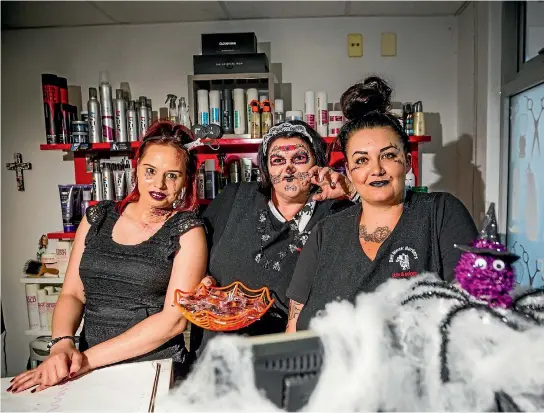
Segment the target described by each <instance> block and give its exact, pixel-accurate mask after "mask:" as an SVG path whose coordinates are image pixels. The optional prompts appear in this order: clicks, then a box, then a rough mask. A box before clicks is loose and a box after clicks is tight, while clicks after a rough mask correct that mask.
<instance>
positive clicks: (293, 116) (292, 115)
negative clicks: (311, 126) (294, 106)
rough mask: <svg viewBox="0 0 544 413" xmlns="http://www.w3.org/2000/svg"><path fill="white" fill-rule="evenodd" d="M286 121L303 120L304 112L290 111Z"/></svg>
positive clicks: (286, 114) (287, 113)
mask: <svg viewBox="0 0 544 413" xmlns="http://www.w3.org/2000/svg"><path fill="white" fill-rule="evenodd" d="M285 120H302V111H300V110H288V111H287V112H285Z"/></svg>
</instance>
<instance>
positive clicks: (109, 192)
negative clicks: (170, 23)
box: [102, 163, 115, 201]
mask: <svg viewBox="0 0 544 413" xmlns="http://www.w3.org/2000/svg"><path fill="white" fill-rule="evenodd" d="M102 185H103V186H104V199H106V200H108V201H113V200H114V199H115V196H114V194H115V192H114V183H113V171H112V170H111V167H110V164H109V163H104V166H102Z"/></svg>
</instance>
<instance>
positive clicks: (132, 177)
mask: <svg viewBox="0 0 544 413" xmlns="http://www.w3.org/2000/svg"><path fill="white" fill-rule="evenodd" d="M125 187H126V190H127V194H130V193H131V192H132V191H134V188H135V187H136V169H135V168H133V167H132V162H130V160H129V159H127V160H126V161H125Z"/></svg>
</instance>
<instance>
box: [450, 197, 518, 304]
mask: <svg viewBox="0 0 544 413" xmlns="http://www.w3.org/2000/svg"><path fill="white" fill-rule="evenodd" d="M455 248H458V249H460V250H461V251H464V252H463V254H461V258H460V259H459V262H458V263H457V266H456V267H455V278H456V279H457V282H458V283H459V285H460V286H461V287H462V288H463V289H464V290H466V291H467V292H468V293H469V294H470V295H472V296H473V297H475V298H477V299H478V300H482V301H485V302H487V303H488V305H489V306H491V307H503V308H507V307H510V306H511V305H512V297H511V296H510V292H511V291H512V289H513V288H514V284H515V281H516V278H515V274H514V267H513V266H512V264H513V263H514V262H515V261H516V260H518V259H519V256H517V255H516V254H512V253H511V252H509V251H508V250H507V249H506V246H504V245H503V244H501V243H500V240H499V237H498V232H497V218H496V216H495V204H494V203H492V204H491V205H490V206H489V209H488V211H487V214H486V215H485V218H484V222H483V224H482V230H481V231H480V236H479V237H478V239H477V240H475V241H474V242H472V243H471V245H457V244H456V245H455Z"/></svg>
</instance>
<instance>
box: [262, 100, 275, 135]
mask: <svg viewBox="0 0 544 413" xmlns="http://www.w3.org/2000/svg"><path fill="white" fill-rule="evenodd" d="M261 105H262V108H263V113H262V114H261V135H264V134H265V133H267V132H268V130H269V129H270V128H271V127H272V125H273V123H272V105H271V103H270V102H269V101H268V100H265V101H263V102H261Z"/></svg>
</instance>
